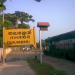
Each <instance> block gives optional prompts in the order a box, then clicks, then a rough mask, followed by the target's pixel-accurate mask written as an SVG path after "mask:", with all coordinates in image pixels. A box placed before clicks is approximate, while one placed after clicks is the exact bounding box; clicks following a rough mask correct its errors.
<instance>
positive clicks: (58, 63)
mask: <svg viewBox="0 0 75 75" xmlns="http://www.w3.org/2000/svg"><path fill="white" fill-rule="evenodd" d="M43 62H45V63H48V64H50V65H52V66H53V67H54V68H56V69H58V70H63V71H66V72H67V75H75V62H72V61H68V60H64V59H58V58H54V57H50V56H43Z"/></svg>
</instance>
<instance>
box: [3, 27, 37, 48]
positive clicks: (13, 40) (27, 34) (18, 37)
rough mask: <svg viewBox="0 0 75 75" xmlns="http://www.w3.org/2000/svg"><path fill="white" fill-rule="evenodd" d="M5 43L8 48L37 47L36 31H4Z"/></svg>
mask: <svg viewBox="0 0 75 75" xmlns="http://www.w3.org/2000/svg"><path fill="white" fill-rule="evenodd" d="M3 32H4V33H3V35H4V43H5V44H7V45H8V46H17V45H33V46H34V47H36V34H35V29H13V28H12V29H5V28H4V29H3Z"/></svg>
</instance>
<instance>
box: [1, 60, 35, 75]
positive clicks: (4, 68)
mask: <svg viewBox="0 0 75 75" xmlns="http://www.w3.org/2000/svg"><path fill="white" fill-rule="evenodd" d="M0 75H35V72H34V71H33V70H32V69H31V68H30V67H29V65H28V63H27V62H26V61H15V62H9V63H6V64H0Z"/></svg>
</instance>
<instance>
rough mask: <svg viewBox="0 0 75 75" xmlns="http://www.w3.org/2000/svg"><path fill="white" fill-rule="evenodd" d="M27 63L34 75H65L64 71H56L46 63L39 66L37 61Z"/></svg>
mask: <svg viewBox="0 0 75 75" xmlns="http://www.w3.org/2000/svg"><path fill="white" fill-rule="evenodd" d="M28 63H29V65H30V67H31V68H32V69H33V70H34V71H35V72H36V75H66V73H65V72H64V71H58V70H56V69H54V68H53V67H52V66H51V65H49V64H46V63H42V64H40V62H39V61H37V60H32V61H28Z"/></svg>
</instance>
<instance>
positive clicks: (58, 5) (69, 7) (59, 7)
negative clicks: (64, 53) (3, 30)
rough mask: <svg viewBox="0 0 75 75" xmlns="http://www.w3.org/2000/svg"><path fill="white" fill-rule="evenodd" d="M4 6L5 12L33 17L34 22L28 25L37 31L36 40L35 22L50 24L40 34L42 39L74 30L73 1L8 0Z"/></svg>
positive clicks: (74, 1)
mask: <svg viewBox="0 0 75 75" xmlns="http://www.w3.org/2000/svg"><path fill="white" fill-rule="evenodd" d="M5 5H6V11H5V12H9V13H14V12H15V11H24V12H27V13H29V14H31V15H32V16H33V18H34V19H35V22H34V23H30V25H31V28H32V27H34V26H35V28H36V30H37V31H36V32H37V40H39V29H38V28H37V22H49V24H50V27H49V28H48V31H44V32H42V39H45V38H47V37H52V36H55V35H59V34H62V33H66V32H69V31H72V30H75V0H42V1H41V2H36V1H34V0H8V1H7V2H6V3H5Z"/></svg>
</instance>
